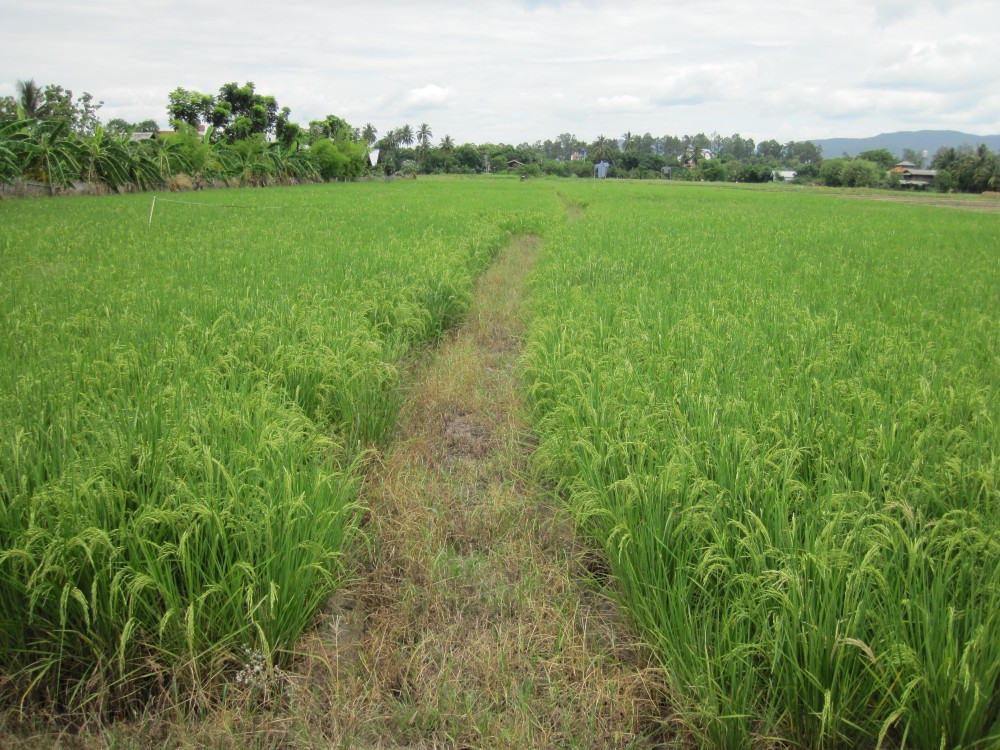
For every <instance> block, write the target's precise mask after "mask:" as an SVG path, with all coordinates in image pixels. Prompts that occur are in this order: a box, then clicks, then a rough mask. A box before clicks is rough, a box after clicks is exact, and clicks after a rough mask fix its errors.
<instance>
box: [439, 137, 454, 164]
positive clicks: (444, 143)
mask: <svg viewBox="0 0 1000 750" xmlns="http://www.w3.org/2000/svg"><path fill="white" fill-rule="evenodd" d="M440 148H441V153H442V154H443V155H444V171H445V172H447V171H448V157H449V156H451V152H452V151H454V150H455V141H453V140H452V139H451V136H450V135H446V136H445V137H444V138H442V139H441V146H440Z"/></svg>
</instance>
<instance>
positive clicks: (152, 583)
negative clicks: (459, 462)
mask: <svg viewBox="0 0 1000 750" xmlns="http://www.w3.org/2000/svg"><path fill="white" fill-rule="evenodd" d="M409 187H410V186H408V185H403V186H400V188H399V189H398V190H393V191H391V192H389V191H386V190H385V189H384V186H381V185H364V184H357V185H351V186H338V187H332V186H314V187H306V188H300V189H296V190H295V191H294V195H293V194H292V193H287V192H281V191H270V192H268V193H261V192H254V191H227V192H226V193H224V194H221V193H218V192H211V191H210V192H206V193H202V194H200V195H199V196H198V198H197V200H198V202H199V203H200V204H201V205H200V206H189V205H182V204H174V203H166V202H163V203H160V204H158V205H157V210H156V216H155V219H154V221H153V222H152V224H151V225H150V224H149V223H148V221H147V215H148V213H149V198H148V197H146V196H116V197H114V198H100V199H95V200H88V201H61V202H59V203H55V202H49V201H4V202H0V223H2V225H3V226H4V227H5V242H4V243H3V245H2V246H0V252H2V253H3V262H4V268H5V273H4V274H2V275H0V315H2V316H3V319H4V321H6V324H5V325H4V326H3V327H2V329H0V350H2V351H3V352H5V353H6V356H4V357H3V358H2V360H0V663H2V664H3V665H4V667H3V692H0V702H3V703H4V704H5V705H8V704H9V702H14V703H16V702H18V701H22V700H23V701H24V705H25V706H27V707H32V708H34V707H36V706H37V705H38V704H39V703H41V704H45V705H48V706H52V707H55V708H58V709H60V710H64V709H71V710H72V709H79V708H82V707H84V706H91V707H92V708H91V710H95V711H97V710H111V711H116V712H117V711H132V710H136V711H141V710H142V707H143V702H144V701H145V700H146V699H147V697H148V695H149V694H150V691H155V690H157V689H158V688H157V684H159V685H160V686H161V688H167V689H171V686H173V687H172V689H176V690H179V691H185V690H190V689H191V688H193V687H197V686H198V685H199V684H200V685H201V686H204V684H205V683H207V682H209V681H211V680H213V679H217V678H218V677H219V673H220V672H221V673H222V677H227V678H232V676H233V674H234V673H235V671H236V669H237V667H236V665H237V664H238V658H239V655H240V653H241V650H242V648H243V647H244V646H246V647H250V648H255V649H258V650H260V651H262V652H263V653H265V654H266V655H267V656H268V658H269V660H270V661H272V662H274V663H282V664H283V663H287V662H288V660H290V659H291V658H292V657H293V654H294V648H295V644H296V641H297V640H298V638H299V636H300V635H301V633H302V632H303V630H304V629H305V628H306V627H308V626H309V625H310V623H311V622H312V621H313V619H314V618H315V616H316V613H317V611H318V609H319V608H320V606H321V605H322V604H323V602H324V601H325V600H326V599H327V598H328V597H329V595H330V594H331V593H332V592H333V591H335V590H336V589H337V588H338V587H339V586H341V585H342V584H343V582H344V580H345V576H346V575H348V574H349V573H350V571H351V569H352V568H353V565H354V559H355V558H354V553H355V549H356V548H355V540H356V538H357V524H358V520H359V513H360V508H359V506H358V500H357V485H358V481H359V478H360V475H359V465H358V460H359V457H360V456H362V455H363V453H364V452H365V451H366V450H367V449H368V447H369V446H371V445H381V444H384V443H385V441H386V439H387V438H388V436H389V434H390V431H391V429H392V427H393V424H394V421H395V418H396V414H397V412H398V408H399V404H400V399H401V392H400V387H399V386H400V383H399V380H400V376H399V371H400V364H401V362H402V361H403V359H404V357H406V356H407V354H408V353H409V352H410V351H411V350H412V348H413V347H414V346H418V345H421V344H425V343H427V342H430V341H433V340H434V339H435V338H436V337H438V336H440V335H441V332H442V331H443V330H444V329H445V328H447V327H448V326H450V325H452V324H453V323H454V322H455V321H456V320H457V319H458V318H459V316H461V315H462V314H463V313H464V311H465V310H466V308H467V306H468V303H469V299H470V298H471V290H472V286H473V282H474V279H475V277H476V275H477V274H478V273H479V272H480V271H481V270H482V269H483V268H484V266H485V265H486V264H487V263H488V262H489V260H490V259H491V257H492V256H493V255H494V254H495V253H496V252H497V251H498V250H499V248H500V247H501V246H502V244H503V243H504V242H505V241H506V240H507V238H508V237H509V236H510V233H511V232H512V231H529V230H533V231H540V230H541V229H542V228H543V227H544V224H545V223H546V222H547V221H548V220H549V218H550V217H551V216H556V215H558V213H559V211H561V204H560V203H559V202H558V200H557V199H556V197H555V196H554V195H551V194H547V193H540V192H539V191H538V189H536V188H533V187H528V188H525V189H522V190H519V191H512V190H509V189H508V188H505V186H504V185H502V184H497V185H495V186H492V189H490V186H487V188H486V189H483V190H480V191H479V192H478V193H477V194H476V195H470V194H469V193H468V191H467V189H466V186H464V185H457V184H426V185H425V184H422V185H420V189H419V190H414V189H408V188H409ZM414 187H416V186H414ZM538 187H544V186H543V185H541V184H539V186H538ZM234 205H236V206H239V208H232V206H234ZM428 227H432V229H431V230H429V229H428ZM401 249H405V252H402V251H401ZM192 683H194V684H192Z"/></svg>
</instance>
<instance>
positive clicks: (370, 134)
mask: <svg viewBox="0 0 1000 750" xmlns="http://www.w3.org/2000/svg"><path fill="white" fill-rule="evenodd" d="M361 137H362V138H363V139H364V141H365V143H367V144H368V145H369V146H371V145H372V144H373V143H375V141H377V140H378V131H377V130H376V129H375V126H374V125H372V124H371V123H370V122H368V123H365V126H364V127H363V128H362V129H361Z"/></svg>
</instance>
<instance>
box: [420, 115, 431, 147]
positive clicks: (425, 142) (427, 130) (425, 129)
mask: <svg viewBox="0 0 1000 750" xmlns="http://www.w3.org/2000/svg"><path fill="white" fill-rule="evenodd" d="M432 135H434V134H433V133H432V132H431V126H430V125H428V124H427V123H426V122H422V123H420V129H419V130H417V142H418V143H419V144H420V147H421V148H423V149H426V148H427V147H428V146H429V145H430V142H431V136H432Z"/></svg>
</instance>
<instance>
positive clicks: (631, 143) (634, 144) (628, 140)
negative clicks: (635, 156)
mask: <svg viewBox="0 0 1000 750" xmlns="http://www.w3.org/2000/svg"><path fill="white" fill-rule="evenodd" d="M637 148H639V139H638V138H636V137H635V136H634V135H632V131H631V130H626V131H625V133H624V135H622V151H624V152H625V153H626V154H628V153H631V152H632V151H635V150H636V149H637Z"/></svg>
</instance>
